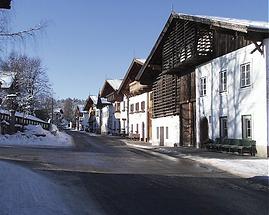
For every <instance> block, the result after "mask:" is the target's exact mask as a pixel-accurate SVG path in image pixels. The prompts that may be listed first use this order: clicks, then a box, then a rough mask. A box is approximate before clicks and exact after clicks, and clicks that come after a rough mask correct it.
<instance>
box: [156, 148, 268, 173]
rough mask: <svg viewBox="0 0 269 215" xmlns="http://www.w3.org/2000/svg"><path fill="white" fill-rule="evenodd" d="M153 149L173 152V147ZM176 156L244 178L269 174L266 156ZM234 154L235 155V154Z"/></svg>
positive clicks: (179, 154) (181, 154)
mask: <svg viewBox="0 0 269 215" xmlns="http://www.w3.org/2000/svg"><path fill="white" fill-rule="evenodd" d="M154 150H155V151H159V152H163V153H175V149H174V148H158V149H154ZM212 153H214V152H212ZM177 156H179V157H182V158H187V159H190V160H194V161H197V162H199V163H203V164H207V165H211V166H214V167H216V168H218V169H221V170H223V171H226V172H229V173H231V174H233V175H237V176H240V177H244V178H252V177H255V176H269V160H268V159H266V158H260V159H259V158H257V159H254V158H249V159H247V158H244V157H240V156H237V157H236V159H229V157H228V156H227V158H211V157H209V156H208V157H205V156H199V155H197V153H196V154H195V155H192V154H191V153H189V154H184V153H180V152H179V153H178V154H177ZM235 156H236V155H235Z"/></svg>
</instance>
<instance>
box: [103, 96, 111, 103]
mask: <svg viewBox="0 0 269 215" xmlns="http://www.w3.org/2000/svg"><path fill="white" fill-rule="evenodd" d="M101 103H102V104H104V105H105V104H108V105H110V104H111V103H110V102H109V101H107V98H103V97H102V98H101Z"/></svg>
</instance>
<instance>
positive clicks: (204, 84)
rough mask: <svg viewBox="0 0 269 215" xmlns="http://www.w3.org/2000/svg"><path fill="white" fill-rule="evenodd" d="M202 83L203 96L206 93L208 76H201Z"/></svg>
mask: <svg viewBox="0 0 269 215" xmlns="http://www.w3.org/2000/svg"><path fill="white" fill-rule="evenodd" d="M200 83H201V86H200V87H201V89H200V90H201V92H200V93H201V96H205V95H206V77H204V78H201V79H200Z"/></svg>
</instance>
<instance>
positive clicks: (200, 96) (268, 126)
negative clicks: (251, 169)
mask: <svg viewBox="0 0 269 215" xmlns="http://www.w3.org/2000/svg"><path fill="white" fill-rule="evenodd" d="M255 49H256V46H255V45H254V44H251V45H248V46H246V47H243V48H241V49H239V50H236V51H234V52H231V53H229V54H226V55H224V56H221V57H218V58H216V59H214V60H212V61H210V62H207V63H205V64H203V65H201V66H199V67H197V68H196V83H197V88H196V96H197V97H196V101H197V103H196V116H197V120H196V127H197V141H200V139H201V137H200V135H204V134H203V132H207V131H202V130H203V129H204V128H203V127H201V124H204V123H208V135H209V138H210V139H216V138H226V137H227V138H233V139H252V140H255V141H256V148H257V155H258V156H263V157H266V156H267V153H268V143H269V39H265V40H263V51H262V53H261V52H259V51H258V50H256V51H255V52H253V50H255ZM204 121H205V122H204ZM199 144H200V143H199Z"/></svg>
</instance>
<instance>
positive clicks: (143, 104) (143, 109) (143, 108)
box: [141, 101, 145, 112]
mask: <svg viewBox="0 0 269 215" xmlns="http://www.w3.org/2000/svg"><path fill="white" fill-rule="evenodd" d="M141 111H143V112H144V111H145V101H143V102H141Z"/></svg>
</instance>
